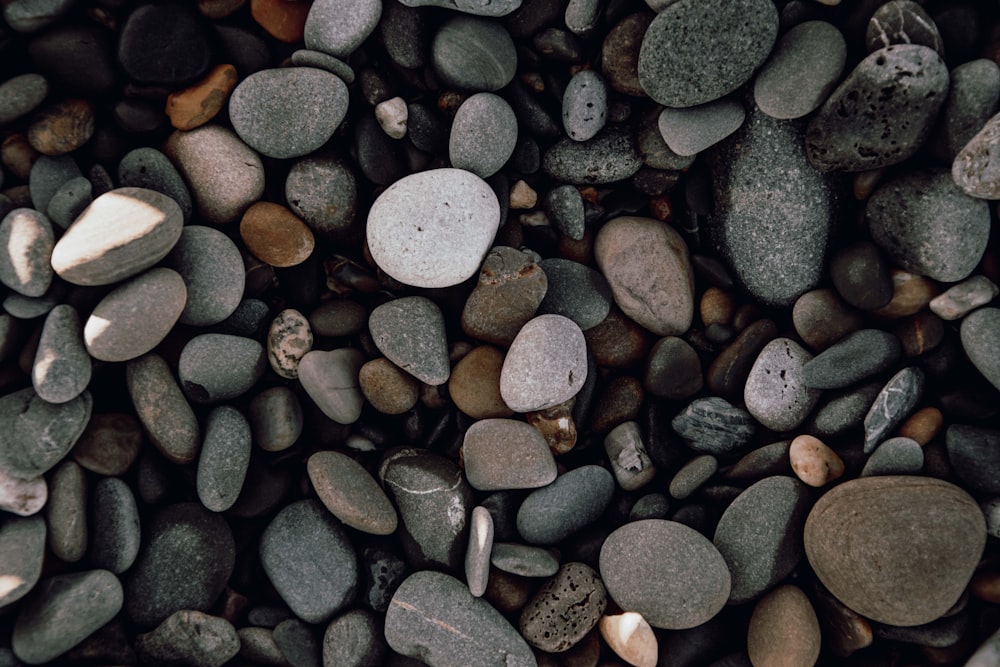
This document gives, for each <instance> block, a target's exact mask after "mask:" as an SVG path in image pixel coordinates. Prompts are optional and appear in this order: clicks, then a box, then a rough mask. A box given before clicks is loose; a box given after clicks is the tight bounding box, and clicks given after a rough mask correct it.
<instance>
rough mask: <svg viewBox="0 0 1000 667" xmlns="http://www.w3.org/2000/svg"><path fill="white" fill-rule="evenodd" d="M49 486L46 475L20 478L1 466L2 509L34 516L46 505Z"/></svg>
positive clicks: (0, 498) (20, 514) (0, 496)
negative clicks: (26, 478) (25, 478)
mask: <svg viewBox="0 0 1000 667" xmlns="http://www.w3.org/2000/svg"><path fill="white" fill-rule="evenodd" d="M48 499H49V487H48V485H47V484H46V483H45V478H44V477H35V478H32V479H28V480H24V479H19V478H17V477H15V476H13V475H11V474H10V473H8V472H7V471H6V470H4V469H3V468H0V510H3V511H5V512H10V513H12V514H15V515H17V516H32V515H33V514H37V513H38V512H40V511H41V510H42V508H43V507H45V503H46V502H47V501H48Z"/></svg>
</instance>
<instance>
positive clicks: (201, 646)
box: [135, 610, 240, 667]
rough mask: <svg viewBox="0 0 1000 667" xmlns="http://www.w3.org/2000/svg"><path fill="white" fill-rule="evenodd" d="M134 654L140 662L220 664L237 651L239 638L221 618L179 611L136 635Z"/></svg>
mask: <svg viewBox="0 0 1000 667" xmlns="http://www.w3.org/2000/svg"><path fill="white" fill-rule="evenodd" d="M135 651H136V653H138V654H139V656H140V659H141V661H142V662H146V663H152V664H157V663H164V662H166V663H170V662H182V663H184V664H196V665H204V666H205V667H208V666H209V665H213V666H214V665H222V664H224V663H226V662H227V661H229V660H230V659H231V658H234V657H236V654H237V653H238V652H239V651H240V635H239V634H237V632H236V628H234V627H233V624H232V623H230V622H229V621H227V620H226V619H224V618H221V617H219V616H210V615H208V614H205V613H203V612H200V611H192V610H181V611H177V612H175V613H173V614H171V615H170V616H169V617H167V618H166V619H165V620H164V621H163V622H162V623H160V624H159V625H157V626H156V628H155V629H153V630H152V631H151V632H146V633H143V634H140V635H138V636H137V637H136V638H135Z"/></svg>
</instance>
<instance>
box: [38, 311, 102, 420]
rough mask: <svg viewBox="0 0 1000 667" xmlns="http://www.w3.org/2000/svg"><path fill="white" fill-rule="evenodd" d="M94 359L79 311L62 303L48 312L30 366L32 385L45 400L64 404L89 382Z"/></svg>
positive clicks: (81, 390)
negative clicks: (89, 353)
mask: <svg viewBox="0 0 1000 667" xmlns="http://www.w3.org/2000/svg"><path fill="white" fill-rule="evenodd" d="M90 376H91V360H90V356H89V355H88V354H87V349H86V347H85V346H84V344H83V327H82V326H81V325H80V316H79V315H77V312H76V310H74V309H73V307H72V306H70V305H67V304H60V305H58V306H56V307H55V308H53V309H52V310H51V311H49V314H48V316H47V317H46V318H45V324H44V325H43V326H42V334H41V337H40V338H39V339H38V351H37V352H36V353H35V360H34V363H33V364H32V365H31V385H32V386H33V387H34V388H35V392H36V393H37V394H38V395H39V397H41V398H42V400H45V401H48V402H49V403H65V402H66V401H71V400H73V399H74V398H76V397H77V396H79V395H80V394H81V393H83V391H84V390H85V389H86V388H87V385H88V384H90Z"/></svg>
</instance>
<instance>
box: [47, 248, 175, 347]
mask: <svg viewBox="0 0 1000 667" xmlns="http://www.w3.org/2000/svg"><path fill="white" fill-rule="evenodd" d="M63 238H65V236H64V237H63ZM185 303H187V289H186V288H185V287H184V279H183V278H181V276H180V275H179V274H178V273H177V272H176V271H173V270H171V269H167V268H163V267H160V268H155V269H150V270H149V271H146V272H145V273H142V274H139V275H138V276H136V277H134V278H131V279H129V280H128V281H127V282H124V283H121V284H119V285H118V286H117V287H116V288H115V289H113V290H112V291H111V292H109V293H108V295H107V296H106V297H104V298H103V299H101V301H100V302H99V303H98V304H97V305H96V306H95V307H94V310H93V312H91V314H90V317H88V318H87V322H86V324H84V327H83V342H84V343H85V344H86V346H87V352H88V353H90V356H92V357H93V358H94V359H97V360H99V361H128V360H130V359H135V358H137V357H141V356H142V355H144V354H146V353H147V352H149V351H151V350H152V349H153V348H155V347H156V346H157V345H159V344H160V343H161V342H162V341H163V339H164V338H166V336H167V334H168V333H170V330H171V329H172V328H173V326H174V324H176V323H177V319H178V318H179V317H180V314H181V312H182V311H183V310H184V304H185Z"/></svg>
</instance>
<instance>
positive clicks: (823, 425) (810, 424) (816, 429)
mask: <svg viewBox="0 0 1000 667" xmlns="http://www.w3.org/2000/svg"><path fill="white" fill-rule="evenodd" d="M880 391H882V381H881V380H873V381H871V382H868V383H866V384H862V385H859V386H855V387H852V388H850V389H844V390H842V391H840V392H836V393H833V394H831V395H829V396H827V397H824V399H823V401H822V402H821V403H820V404H819V406H818V407H817V408H816V410H815V411H814V412H813V413H812V415H810V417H809V419H808V420H807V421H806V422H805V425H804V430H805V431H807V432H808V433H810V434H811V435H815V436H816V437H819V438H833V437H836V436H839V435H843V434H845V433H847V432H849V431H851V430H853V429H856V428H857V427H858V426H859V425H860V424H861V422H862V421H864V418H865V415H867V414H868V410H869V409H870V408H871V407H872V403H874V402H875V397H876V396H878V394H879V392H880Z"/></svg>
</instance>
